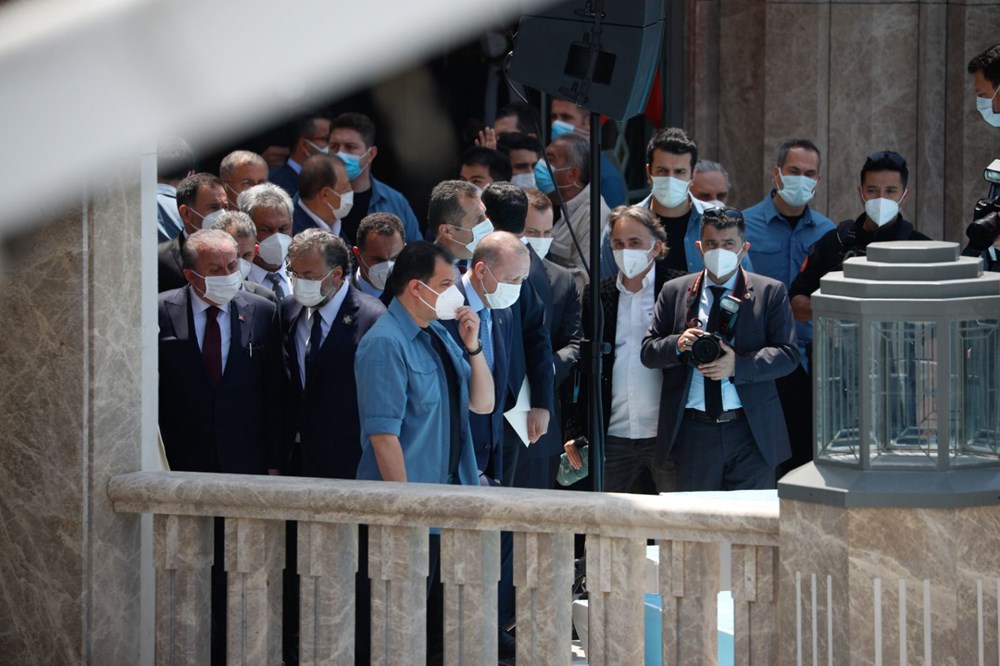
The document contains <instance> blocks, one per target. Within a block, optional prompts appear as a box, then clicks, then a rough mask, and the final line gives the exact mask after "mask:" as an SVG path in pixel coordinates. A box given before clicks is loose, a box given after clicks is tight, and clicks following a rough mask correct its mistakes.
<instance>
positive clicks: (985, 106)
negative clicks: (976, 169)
mask: <svg viewBox="0 0 1000 666" xmlns="http://www.w3.org/2000/svg"><path fill="white" fill-rule="evenodd" d="M968 69H969V74H972V87H973V90H974V91H975V93H976V108H977V110H978V111H979V113H980V114H981V115H982V116H983V120H985V121H986V122H987V123H989V124H990V125H991V126H992V127H1000V44H994V45H993V46H991V47H990V48H988V49H986V50H985V51H983V52H982V53H980V54H979V55H977V56H976V57H975V58H973V59H972V60H970V61H969V68H968ZM986 180H987V182H989V183H991V186H990V191H989V194H988V195H987V197H986V198H985V199H980V200H979V201H977V202H976V207H975V209H974V210H973V212H972V224H970V225H969V227H968V229H966V232H965V233H966V235H967V236H968V237H969V244H968V245H966V246H965V247H964V248H963V249H962V255H963V256H966V257H980V258H981V259H982V260H983V268H985V269H986V270H988V271H994V272H1000V252H998V250H1000V222H998V219H997V213H1000V196H998V195H1000V191H998V186H997V183H998V181H1000V160H994V161H993V164H990V165H989V166H988V167H987V168H986Z"/></svg>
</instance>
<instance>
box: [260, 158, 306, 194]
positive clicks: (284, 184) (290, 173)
mask: <svg viewBox="0 0 1000 666" xmlns="http://www.w3.org/2000/svg"><path fill="white" fill-rule="evenodd" d="M267 179H268V180H269V181H270V182H272V183H274V184H275V185H277V186H278V187H280V188H282V189H283V190H285V191H286V192H288V196H290V197H294V196H295V195H297V194H298V193H299V172H298V171H296V170H295V169H294V168H293V167H292V166H290V165H289V164H288V162H285V163H284V164H282V165H281V166H280V167H275V168H274V169H271V171H270V172H269V173H268V174H267Z"/></svg>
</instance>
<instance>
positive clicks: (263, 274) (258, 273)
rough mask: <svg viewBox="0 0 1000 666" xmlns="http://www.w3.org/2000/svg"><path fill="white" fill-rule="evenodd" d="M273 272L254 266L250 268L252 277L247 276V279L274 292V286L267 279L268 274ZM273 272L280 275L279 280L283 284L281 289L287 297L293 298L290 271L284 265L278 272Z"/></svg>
mask: <svg viewBox="0 0 1000 666" xmlns="http://www.w3.org/2000/svg"><path fill="white" fill-rule="evenodd" d="M271 272H272V271H268V270H265V269H263V268H261V267H260V266H258V265H257V264H253V265H252V266H251V267H250V275H248V276H247V279H248V280H250V281H251V282H256V283H257V284H259V285H263V286H265V287H267V288H268V289H270V290H271V291H274V285H273V284H272V283H271V281H270V280H268V279H267V274H268V273H271ZM273 272H274V273H277V274H278V280H279V281H280V282H281V288H282V289H284V290H285V296H291V295H292V293H294V292H293V291H292V281H291V280H290V279H289V277H288V270H287V269H286V268H285V265H284V264H282V265H281V266H279V267H278V270H276V271H273Z"/></svg>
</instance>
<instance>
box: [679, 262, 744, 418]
mask: <svg viewBox="0 0 1000 666" xmlns="http://www.w3.org/2000/svg"><path fill="white" fill-rule="evenodd" d="M739 274H740V272H739V271H736V272H735V273H733V276H732V277H731V278H729V279H728V280H726V283H725V284H715V283H714V282H712V278H710V277H708V272H707V271H705V272H704V273H703V275H702V279H701V299H700V300H699V301H698V320H699V321H701V322H702V326H703V327H704V326H706V325H707V324H708V315H709V313H710V312H711V310H712V302H713V301H714V300H715V296H714V295H713V294H712V290H711V289H709V287H725V288H726V293H724V294H723V295H722V296H723V297H726V296H728V295H729V294H731V293H733V287H734V286H736V278H737V276H738V275H739ZM726 344H728V345H729V346H730V347H732V341H727V342H726ZM742 406H743V403H742V402H740V396H739V394H738V393H737V392H736V387H735V386H733V383H732V382H731V381H729V378H728V377H727V378H726V379H723V380H722V409H723V411H726V412H728V411H730V410H732V409H739V408H740V407H742ZM687 408H688V409H697V410H698V411H700V412H703V411H705V375H703V374H701V373H700V372H698V370H697V369H695V371H694V372H693V373H691V387H690V388H689V389H688V400H687Z"/></svg>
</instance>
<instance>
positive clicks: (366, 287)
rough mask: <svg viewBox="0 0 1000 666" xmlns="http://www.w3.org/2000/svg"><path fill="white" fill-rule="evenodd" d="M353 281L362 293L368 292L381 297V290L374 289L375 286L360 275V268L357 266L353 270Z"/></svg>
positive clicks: (370, 294)
mask: <svg viewBox="0 0 1000 666" xmlns="http://www.w3.org/2000/svg"><path fill="white" fill-rule="evenodd" d="M354 283H355V285H356V286H357V288H358V289H360V290H361V292H362V293H364V294H368V295H369V296H374V297H375V298H382V290H381V289H376V288H375V286H374V285H373V284H372V283H371V282H369V281H368V280H366V279H365V278H364V276H363V275H361V269H360V268H358V269H356V270H355V271H354Z"/></svg>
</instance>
